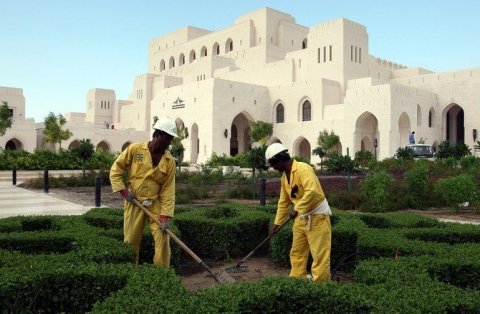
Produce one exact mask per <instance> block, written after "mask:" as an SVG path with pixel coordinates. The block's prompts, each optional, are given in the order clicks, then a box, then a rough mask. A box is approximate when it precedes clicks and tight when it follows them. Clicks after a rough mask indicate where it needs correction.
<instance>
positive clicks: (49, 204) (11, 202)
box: [0, 181, 93, 218]
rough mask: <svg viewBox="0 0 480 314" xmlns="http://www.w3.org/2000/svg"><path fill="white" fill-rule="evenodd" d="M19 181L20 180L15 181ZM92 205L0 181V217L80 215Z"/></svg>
mask: <svg viewBox="0 0 480 314" xmlns="http://www.w3.org/2000/svg"><path fill="white" fill-rule="evenodd" d="M17 183H20V182H17ZM92 207H93V206H83V205H78V204H75V203H71V202H68V201H64V200H60V199H57V198H54V197H52V196H49V193H43V192H40V193H39V192H33V191H29V190H26V189H23V188H19V187H16V186H13V185H12V183H11V182H1V181H0V218H5V217H10V216H19V215H22V216H26V215H81V214H83V213H85V212H87V211H89V210H90V209H91V208H92Z"/></svg>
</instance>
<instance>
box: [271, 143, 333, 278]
mask: <svg viewBox="0 0 480 314" xmlns="http://www.w3.org/2000/svg"><path fill="white" fill-rule="evenodd" d="M265 159H266V161H267V164H268V165H270V166H271V167H273V168H274V169H275V170H277V171H280V172H281V173H283V174H282V178H281V190H280V198H279V200H278V207H277V214H276V216H275V223H274V225H273V227H272V229H271V230H270V234H271V235H272V234H275V233H276V232H277V228H278V227H279V225H280V224H281V223H282V222H283V221H285V219H288V217H287V216H290V217H292V218H295V220H294V224H293V228H292V231H293V242H292V248H291V250H290V264H291V266H292V269H291V271H290V277H295V278H306V277H307V261H308V255H309V253H310V252H311V254H312V257H313V264H312V269H311V273H312V278H313V281H326V280H329V279H330V250H331V241H332V231H331V225H330V216H331V215H332V211H331V209H330V206H329V205H328V202H327V200H326V198H325V194H324V193H323V190H322V187H321V185H320V181H319V180H318V178H317V176H316V175H315V171H314V170H313V168H312V167H311V166H310V165H309V164H306V163H303V162H297V161H296V160H293V159H291V158H290V155H289V154H288V150H287V149H286V148H285V146H283V145H282V144H280V143H274V144H271V145H270V146H268V147H267V150H266V151H265ZM291 204H293V206H294V208H293V210H290V211H289V210H288V207H289V206H290V205H291Z"/></svg>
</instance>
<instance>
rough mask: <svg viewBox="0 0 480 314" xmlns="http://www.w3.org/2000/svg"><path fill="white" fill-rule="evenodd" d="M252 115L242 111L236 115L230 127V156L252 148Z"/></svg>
mask: <svg viewBox="0 0 480 314" xmlns="http://www.w3.org/2000/svg"><path fill="white" fill-rule="evenodd" d="M250 121H253V119H252V118H251V116H250V115H249V114H248V113H246V112H241V113H239V114H238V115H236V116H235V118H234V119H233V121H232V124H231V127H230V134H231V136H230V156H235V155H237V154H241V153H245V152H247V151H248V150H250V149H251V144H250Z"/></svg>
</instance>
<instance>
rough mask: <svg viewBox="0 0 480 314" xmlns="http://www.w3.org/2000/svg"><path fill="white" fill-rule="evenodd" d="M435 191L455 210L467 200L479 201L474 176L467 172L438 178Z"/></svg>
mask: <svg viewBox="0 0 480 314" xmlns="http://www.w3.org/2000/svg"><path fill="white" fill-rule="evenodd" d="M435 193H436V194H437V195H438V196H439V197H440V198H441V199H442V200H443V202H444V203H445V204H446V205H447V206H449V207H451V208H453V209H454V210H455V211H458V209H459V208H460V207H461V205H462V204H463V203H465V202H472V203H476V201H477V196H476V193H477V187H476V186H475V182H474V180H473V178H472V177H471V176H470V175H467V174H462V175H459V176H456V177H450V178H446V179H440V180H438V181H437V182H436V183H435Z"/></svg>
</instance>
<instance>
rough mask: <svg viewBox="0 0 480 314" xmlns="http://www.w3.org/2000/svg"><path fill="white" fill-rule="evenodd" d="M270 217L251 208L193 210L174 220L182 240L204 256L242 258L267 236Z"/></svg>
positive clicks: (215, 258) (232, 207) (231, 206)
mask: <svg viewBox="0 0 480 314" xmlns="http://www.w3.org/2000/svg"><path fill="white" fill-rule="evenodd" d="M269 220H270V215H268V214H267V213H264V212H261V211H258V210H255V209H251V208H249V207H248V206H239V205H222V206H218V207H211V208H193V209H192V210H190V211H187V212H184V213H181V214H178V215H176V216H175V217H174V222H175V225H176V226H178V228H179V229H180V232H181V234H182V241H184V242H185V243H188V244H187V245H188V246H189V247H190V249H192V250H193V251H194V252H196V253H197V254H198V255H201V256H208V257H209V258H211V259H214V260H219V259H224V258H227V257H239V256H241V255H244V254H247V253H248V252H249V251H250V250H252V249H253V248H255V246H256V245H257V244H258V243H259V242H260V241H261V240H262V239H263V238H265V237H266V236H267V235H268V226H269Z"/></svg>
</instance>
